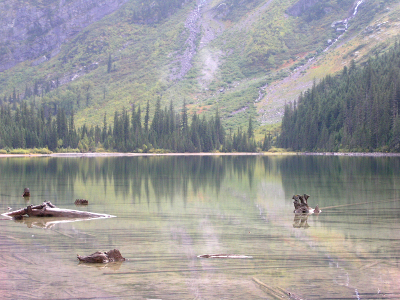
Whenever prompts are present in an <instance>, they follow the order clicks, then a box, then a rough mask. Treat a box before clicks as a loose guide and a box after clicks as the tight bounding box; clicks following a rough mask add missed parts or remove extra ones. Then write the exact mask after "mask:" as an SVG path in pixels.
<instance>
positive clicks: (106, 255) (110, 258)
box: [77, 249, 125, 264]
mask: <svg viewBox="0 0 400 300" xmlns="http://www.w3.org/2000/svg"><path fill="white" fill-rule="evenodd" d="M77 258H78V260H79V261H80V262H85V263H102V264H106V263H109V262H116V261H125V258H124V257H122V255H121V252H119V250H118V249H113V250H110V251H108V252H100V251H97V252H95V253H93V254H90V255H88V256H80V255H79V254H78V255H77Z"/></svg>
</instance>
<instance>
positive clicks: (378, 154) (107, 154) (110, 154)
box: [0, 152, 400, 158]
mask: <svg viewBox="0 0 400 300" xmlns="http://www.w3.org/2000/svg"><path fill="white" fill-rule="evenodd" d="M293 155H301V156H307V155H313V156H371V157H396V156H399V157H400V153H383V152H229V153H219V152H210V153H209V152H200V153H119V152H90V153H51V154H0V158H3V157H131V156H293Z"/></svg>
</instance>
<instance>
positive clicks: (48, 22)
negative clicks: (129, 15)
mask: <svg viewBox="0 0 400 300" xmlns="http://www.w3.org/2000/svg"><path fill="white" fill-rule="evenodd" d="M35 2H36V1H35ZM35 2H33V3H31V2H29V1H18V0H14V1H4V2H1V3H0V71H4V70H7V69H9V68H11V67H13V66H15V65H16V64H18V63H20V62H24V61H26V60H31V61H32V65H33V66H35V65H38V64H40V63H43V62H44V61H46V60H49V59H51V58H52V57H54V56H56V55H57V54H58V53H59V52H60V47H61V45H62V44H64V43H67V42H68V41H69V40H70V39H71V38H72V37H74V36H75V35H76V34H78V33H79V32H81V31H82V29H84V28H85V27H87V26H88V25H90V24H92V23H94V22H96V21H99V20H101V19H102V18H103V17H104V16H106V15H108V14H110V13H112V12H114V11H116V10H117V9H118V8H119V7H121V5H122V4H124V3H126V2H128V0H100V1H98V0H79V1H67V0H61V1H47V2H44V4H46V5H44V4H43V5H35Z"/></svg>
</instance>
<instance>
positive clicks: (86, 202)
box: [75, 199, 89, 205]
mask: <svg viewBox="0 0 400 300" xmlns="http://www.w3.org/2000/svg"><path fill="white" fill-rule="evenodd" d="M88 204H89V201H87V200H86V199H76V200H75V205H88Z"/></svg>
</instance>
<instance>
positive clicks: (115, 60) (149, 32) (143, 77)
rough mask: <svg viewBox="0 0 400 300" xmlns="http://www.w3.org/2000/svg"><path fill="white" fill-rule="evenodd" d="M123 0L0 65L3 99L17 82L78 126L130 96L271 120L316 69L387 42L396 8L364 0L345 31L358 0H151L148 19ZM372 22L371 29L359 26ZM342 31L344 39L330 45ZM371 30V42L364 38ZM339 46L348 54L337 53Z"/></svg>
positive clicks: (237, 118)
mask: <svg viewBox="0 0 400 300" xmlns="http://www.w3.org/2000/svg"><path fill="white" fill-rule="evenodd" d="M81 1H84V0H81ZM85 1H86V0H85ZM88 1H89V0H88ZM6 2H10V1H3V3H0V5H3V6H4V5H5V4H4V3H6ZM11 2H13V1H11ZM17 2H18V1H17ZM42 2H43V3H45V1H42ZM50 2H51V1H50ZM53 2H54V1H53ZM69 2H70V5H71V4H72V3H78V1H73V0H71V1H69ZM89 2H90V1H89ZM89 2H88V3H89ZM122 2H124V3H123V4H121V5H120V6H119V7H118V9H116V10H115V11H113V12H112V13H110V14H108V15H107V16H105V17H103V18H101V19H100V20H98V21H96V22H93V23H91V24H90V25H88V26H87V27H85V28H84V29H82V30H81V31H80V32H79V33H77V34H76V35H74V36H73V37H72V38H71V39H70V41H69V42H67V43H65V44H63V45H62V46H60V48H59V52H58V53H57V54H56V55H54V56H51V55H50V57H47V55H46V56H45V58H43V56H38V57H36V58H35V59H31V60H28V61H24V62H20V63H18V64H16V65H14V66H13V67H11V68H9V69H8V70H4V71H3V72H1V73H0V97H1V99H2V101H3V102H4V99H6V102H9V96H10V95H11V94H12V91H13V89H14V88H16V89H17V91H18V93H19V94H20V97H19V98H21V99H22V98H24V97H25V98H27V101H33V99H35V101H36V102H40V103H47V104H48V105H50V106H54V107H55V108H53V112H52V113H53V114H54V115H55V114H56V113H57V109H58V108H65V109H66V111H67V113H68V112H71V111H72V110H74V111H75V112H76V120H77V124H80V125H81V124H83V123H84V122H86V123H88V125H96V124H100V123H101V122H102V120H103V116H104V113H105V112H109V111H110V110H111V111H115V110H121V109H122V108H123V107H125V108H126V107H128V108H129V106H130V105H131V104H136V105H142V107H143V106H144V105H145V103H146V102H147V101H148V100H149V101H150V102H152V103H154V101H155V99H157V97H161V98H162V103H163V104H164V105H166V104H167V103H168V102H169V101H173V102H174V104H175V106H177V107H180V106H181V105H182V103H183V101H184V100H187V103H188V109H189V112H191V113H194V112H204V113H206V114H214V113H215V110H216V108H217V107H218V108H219V110H220V113H221V116H222V121H223V122H224V124H226V126H227V128H231V129H234V128H236V127H237V126H245V124H247V122H248V119H249V118H250V117H251V118H254V119H256V120H257V121H258V122H257V123H258V125H265V124H277V123H279V122H280V120H281V118H282V115H283V107H284V103H285V102H287V101H292V100H294V99H296V98H297V96H298V94H299V93H300V91H302V90H305V89H307V88H308V87H310V86H311V85H312V82H313V80H314V78H316V79H318V78H322V77H323V76H325V75H327V72H330V71H332V72H335V71H338V70H340V68H343V66H344V65H346V64H349V63H350V61H351V59H356V60H357V61H359V62H362V61H363V58H362V57H363V56H364V55H368V53H370V52H371V51H374V50H373V47H375V45H378V44H381V43H383V42H385V41H386V40H387V41H389V42H390V40H391V37H393V36H395V35H396V34H395V33H393V31H394V28H397V19H396V18H397V15H398V11H399V7H398V6H399V5H398V4H395V3H394V2H393V1H383V4H382V3H379V2H378V1H374V0H371V1H363V3H361V5H359V7H358V8H359V11H358V13H357V17H356V18H354V20H351V23H350V25H349V28H347V29H346V30H344V31H343V32H341V31H340V30H338V29H340V28H343V27H339V26H336V27H332V24H333V23H334V22H335V21H338V20H345V19H346V18H348V16H349V15H351V14H352V12H353V11H354V8H355V6H356V5H357V1H350V0H341V1H315V0H311V1H309V0H307V1H290V0H285V1H274V0H268V1H262V0H248V1H246V0H243V1H237V0H231V1H224V2H221V1H215V0H209V1H183V2H182V1H181V2H179V1H175V2H174V1H165V2H163V3H164V5H167V2H168V3H169V2H170V5H171V8H168V9H170V11H171V13H170V14H166V15H165V16H161V13H160V10H156V8H157V7H156V6H157V5H159V2H156V1H155V2H154V3H155V4H154V5H155V8H154V11H155V12H153V13H152V12H151V7H150V12H149V16H150V17H149V20H156V19H157V18H159V20H160V21H159V22H153V21H152V22H150V21H149V22H147V23H148V24H144V23H146V22H144V21H143V20H145V16H146V10H142V11H141V12H140V10H139V8H140V6H139V4H140V3H139V1H114V3H122ZM178 2H179V3H178ZM46 3H47V2H46ZM59 3H62V1H61V2H59ZM65 3H66V2H65ZM160 3H161V2H160ZM307 3H308V5H310V6H309V7H307V9H306V10H305V11H303V13H302V14H298V15H299V16H298V17H293V16H291V15H289V14H288V13H289V12H290V9H291V8H293V7H294V6H295V5H296V4H297V5H298V6H301V5H302V4H304V5H306V4H307ZM116 5H117V4H116ZM118 5H119V4H118ZM160 5H161V4H160ZM304 5H303V7H304ZM387 5H388V6H390V7H391V8H390V9H389V10H387V9H386V6H387ZM146 9H147V8H146ZM172 12H173V13H172ZM304 12H306V13H304ZM135 16H136V19H135ZM138 16H139V17H138ZM137 18H139V20H142V21H140V22H139V21H137V22H135V20H138V19H137ZM379 18H386V19H388V20H389V21H388V22H389V23H388V24H386V25H383V26H380V28H381V30H380V33H378V34H377V32H378V30H377V28H376V26H375V25H374V23H373V22H374V20H376V19H379ZM371 22H372V23H371ZM368 26H370V27H371V28H374V29H373V34H372V35H374V36H375V37H374V38H369V36H371V34H370V35H367V34H364V33H363V32H364V31H365V28H367V27H368ZM374 26H375V27H374ZM383 32H384V34H382V33H383ZM2 34H4V33H2ZM342 35H343V36H342ZM379 35H380V36H379ZM338 36H341V38H340V41H339V42H336V43H335V44H334V45H333V46H331V47H330V48H329V49H328V50H326V49H327V48H328V46H329V45H330V44H332V43H333V42H332V41H334V40H335V39H337V38H338ZM367 38H368V39H369V40H370V41H372V42H368V43H366V42H365V41H364V40H365V39H367ZM329 40H330V41H331V43H329ZM363 44H365V45H366V46H364V47H361V48H360V49H358V50H356V51H354V49H357V47H360V46H361V45H363ZM385 47H387V45H386V46H385ZM385 47H381V49H380V50H379V51H384V49H385ZM324 50H326V51H324ZM57 51H58V50H57ZM343 51H346V53H348V54H343V55H341V54H339V53H341V52H343ZM3 52H4V51H3ZM356 52H358V53H356ZM0 53H1V52H0ZM346 55H347V56H346ZM345 56H346V58H345V59H343V57H345ZM110 57H111V62H110V61H109V58H110ZM2 62H4V61H3V60H2ZM109 63H111V66H112V67H111V70H110V72H107V64H109ZM35 64H36V65H35ZM27 94H30V96H29V97H26V95H27ZM33 95H34V96H33ZM21 99H19V100H21ZM111 115H112V114H111V113H109V114H108V118H111Z"/></svg>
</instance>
